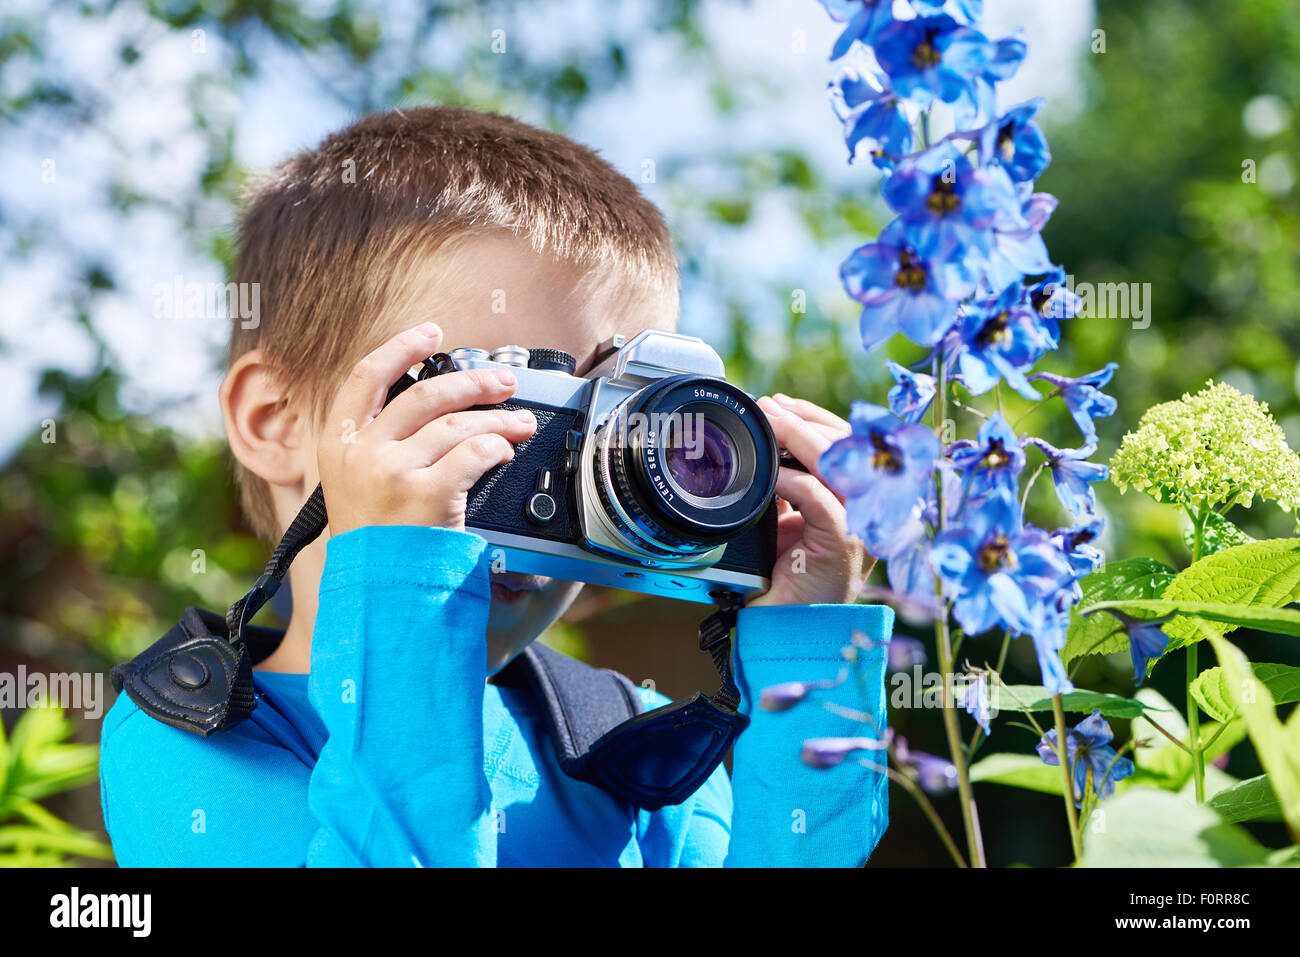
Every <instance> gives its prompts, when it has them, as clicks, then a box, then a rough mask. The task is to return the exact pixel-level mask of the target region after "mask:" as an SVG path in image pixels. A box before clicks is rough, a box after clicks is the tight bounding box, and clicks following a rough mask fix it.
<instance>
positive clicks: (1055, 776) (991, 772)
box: [970, 754, 1061, 795]
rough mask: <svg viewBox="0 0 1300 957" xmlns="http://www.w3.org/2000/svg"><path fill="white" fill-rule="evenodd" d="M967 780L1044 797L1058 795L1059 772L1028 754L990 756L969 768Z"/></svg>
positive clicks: (1056, 768) (1057, 768)
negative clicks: (1022, 789) (1045, 795)
mask: <svg viewBox="0 0 1300 957" xmlns="http://www.w3.org/2000/svg"><path fill="white" fill-rule="evenodd" d="M970 779H971V781H973V782H975V783H977V784H978V783H984V784H1005V785H1007V786H1008V787H1013V788H1024V789H1025V790H1027V791H1041V792H1043V793H1044V794H1056V795H1060V793H1061V769H1060V768H1059V767H1053V766H1052V765H1050V764H1044V763H1043V761H1042V759H1041V758H1037V757H1034V756H1032V755H1028V754H990V755H989V756H988V757H987V758H984V759H983V760H982V761H976V762H975V763H974V764H972V765H971V767H970Z"/></svg>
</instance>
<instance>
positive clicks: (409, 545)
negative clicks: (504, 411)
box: [100, 526, 893, 867]
mask: <svg viewBox="0 0 1300 957" xmlns="http://www.w3.org/2000/svg"><path fill="white" fill-rule="evenodd" d="M485 544H486V543H485V542H484V540H483V539H482V538H481V537H479V536H478V535H474V534H472V533H469V532H461V531H454V530H449V529H442V528H420V527H412V526H388V527H371V528H361V529H356V530H354V531H351V532H348V533H346V534H343V535H340V536H338V537H336V538H332V539H330V541H329V543H328V545H327V550H326V562H325V567H324V571H323V574H322V576H321V583H320V603H319V607H318V610H317V615H316V629H315V633H314V635H313V639H312V651H311V673H310V675H302V674H280V673H273V672H262V671H255V672H254V673H253V675H254V683H255V685H256V692H257V707H256V709H255V710H254V711H253V714H252V716H251V717H250V718H249V719H248V720H247V721H245V722H244V723H242V724H240V725H238V726H237V727H235V728H234V729H232V730H230V731H227V732H222V733H218V734H215V735H213V736H211V737H209V738H201V737H199V736H197V735H193V734H190V733H188V732H185V731H180V730H178V729H175V728H171V727H168V726H167V725H164V724H162V723H161V722H159V721H156V720H154V719H153V718H151V717H149V716H148V715H147V714H145V713H144V712H142V711H141V710H140V709H139V708H138V707H137V706H136V705H135V703H134V702H132V701H131V700H130V699H129V698H128V697H127V696H126V695H121V696H119V698H118V700H117V703H116V704H115V705H114V707H113V708H112V710H111V711H110V712H109V714H108V715H107V716H106V717H105V719H104V724H103V731H102V741H101V743H102V750H101V755H100V788H101V800H102V803H103V808H104V822H105V826H106V827H107V829H108V833H109V836H110V837H111V838H112V841H113V849H114V852H115V854H116V856H117V860H118V863H119V864H121V865H124V866H189V865H196V866H204V865H207V866H232V867H249V866H253V867H256V866H303V865H306V866H309V867H317V866H325V867H329V866H359V865H361V866H398V867H401V866H423V867H436V866H453V867H455V866H461V867H493V866H609V867H642V866H644V867H716V866H722V865H724V864H725V865H727V866H768V865H771V866H791V865H793V866H855V865H858V864H860V863H862V862H863V861H864V860H865V859H866V857H867V855H868V854H869V853H870V852H871V850H872V849H873V848H874V847H875V845H876V843H877V842H878V841H879V839H880V835H881V834H882V833H883V831H884V829H885V826H886V823H887V817H888V809H887V800H888V789H887V781H886V779H885V777H884V776H883V775H882V774H880V773H879V772H878V771H875V770H872V769H870V768H867V767H863V766H862V765H861V764H859V763H858V762H856V761H854V760H849V761H846V762H844V763H843V764H842V765H840V766H838V767H835V768H832V769H829V770H814V769H813V768H810V767H808V766H807V765H805V764H803V763H802V762H801V761H800V757H799V753H800V749H801V747H802V743H803V741H804V740H805V739H807V738H813V737H834V736H841V735H844V736H858V735H868V736H874V735H875V733H876V732H875V730H874V729H872V728H869V727H868V728H864V726H863V725H862V724H860V723H858V722H856V721H853V720H851V719H849V718H846V717H843V716H840V715H836V714H833V713H832V712H830V711H828V710H825V709H823V708H821V707H818V706H817V705H815V704H804V705H801V706H799V707H796V708H794V709H791V710H789V711H784V712H779V713H774V712H767V711H763V710H761V709H756V708H755V703H756V701H757V697H758V695H759V693H760V692H761V691H762V689H763V688H764V687H766V686H768V685H771V684H777V683H780V682H786V681H820V680H826V679H835V678H836V677H837V676H838V675H839V674H840V673H841V670H842V669H843V668H844V666H845V660H844V658H843V655H842V649H843V647H844V646H845V645H847V644H849V641H850V638H851V635H852V632H854V631H860V632H862V633H864V634H865V635H866V636H867V637H868V638H869V639H871V640H872V641H873V642H874V643H875V647H874V648H873V649H872V650H870V651H868V652H866V653H865V655H864V656H863V658H864V663H863V665H862V666H861V670H860V671H859V672H858V673H856V674H855V676H854V678H853V680H850V681H847V682H844V683H843V684H841V685H839V686H837V687H835V688H833V689H830V690H828V691H826V692H819V695H821V696H822V699H823V700H829V701H835V702H837V703H839V704H840V705H842V706H844V707H848V708H853V709H857V710H859V711H866V712H868V713H869V714H871V715H872V717H873V721H874V722H875V725H876V727H877V728H878V729H883V728H884V724H885V702H884V697H885V696H884V650H883V645H884V643H885V642H886V641H887V640H888V638H889V635H890V631H891V629H892V626H893V613H892V611H891V609H889V608H887V607H884V606H873V605H805V606H785V607H760V608H746V609H743V610H742V611H741V612H740V615H739V618H738V621H737V627H736V653H735V654H736V668H737V682H738V684H739V686H740V689H741V695H742V700H741V706H740V707H741V711H742V712H744V713H745V714H748V715H750V717H751V724H750V726H749V728H748V729H746V730H745V732H744V733H743V734H742V735H741V736H740V739H739V741H738V742H737V744H736V747H735V751H734V760H733V764H734V774H733V776H732V777H731V778H730V779H729V778H728V776H727V773H726V770H725V768H722V767H719V768H718V770H717V771H716V772H715V773H714V774H713V776H712V777H711V778H710V779H709V781H707V782H706V783H705V785H704V786H703V787H702V788H700V790H699V791H697V792H696V793H695V794H694V795H693V796H692V797H691V798H689V799H688V800H687V801H685V802H684V803H682V804H680V805H676V806H672V807H665V808H663V809H661V810H659V811H654V812H649V811H644V810H640V809H637V808H635V807H631V806H629V805H627V804H624V803H622V802H619V801H617V800H615V799H614V798H612V797H611V796H609V795H608V794H606V793H605V792H604V791H602V790H600V789H599V788H597V787H595V786H594V785H591V784H587V783H585V782H581V781H577V780H574V779H572V778H570V777H568V776H567V775H565V774H564V772H563V771H562V770H561V769H560V767H559V765H558V763H557V761H556V758H555V754H554V752H553V750H552V747H551V744H550V741H549V739H548V737H547V734H546V729H545V725H544V723H543V720H542V716H541V713H540V711H539V708H538V706H537V705H536V704H535V703H534V702H533V700H532V699H531V697H530V694H529V692H528V691H526V690H523V689H516V688H509V687H498V686H496V685H491V684H487V683H486V680H487V670H486V669H487V665H486V645H485V638H484V635H485V629H486V624H487V615H488V602H489V595H490V591H489V573H488V562H487V557H486V555H485ZM666 640H667V639H666ZM859 677H861V680H858V678H859ZM641 694H642V697H643V699H644V702H645V704H646V706H647V707H650V708H653V707H658V706H659V705H661V704H664V703H666V702H667V699H666V698H664V697H663V696H662V695H659V694H657V693H655V692H653V691H650V690H648V689H641Z"/></svg>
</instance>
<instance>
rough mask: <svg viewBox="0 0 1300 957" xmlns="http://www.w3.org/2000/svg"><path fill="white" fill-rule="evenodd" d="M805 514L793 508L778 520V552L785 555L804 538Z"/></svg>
mask: <svg viewBox="0 0 1300 957" xmlns="http://www.w3.org/2000/svg"><path fill="white" fill-rule="evenodd" d="M803 530H804V519H803V516H802V515H800V514H799V513H798V512H796V511H795V510H794V509H793V508H791V509H790V510H789V511H788V512H787V513H786V514H784V515H781V516H779V517H778V518H777V520H776V553H777V554H778V555H784V554H785V553H786V552H788V551H789V550H790V549H792V548H794V546H795V545H796V544H797V543H798V542H799V540H800V539H801V538H803Z"/></svg>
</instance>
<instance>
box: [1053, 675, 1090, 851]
mask: <svg viewBox="0 0 1300 957" xmlns="http://www.w3.org/2000/svg"><path fill="white" fill-rule="evenodd" d="M1052 713H1053V714H1054V715H1055V716H1056V755H1057V757H1058V758H1059V759H1060V761H1061V780H1062V782H1063V783H1064V785H1065V791H1064V796H1065V819H1066V821H1068V822H1069V825H1070V846H1071V847H1072V848H1073V849H1074V863H1075V864H1082V863H1083V839H1082V838H1081V837H1080V836H1079V812H1078V809H1077V808H1076V807H1075V806H1074V775H1073V774H1072V773H1071V768H1070V749H1069V748H1068V747H1067V745H1066V737H1065V735H1066V733H1067V732H1066V729H1065V705H1064V704H1063V703H1062V700H1061V696H1060V695H1059V694H1055V695H1052Z"/></svg>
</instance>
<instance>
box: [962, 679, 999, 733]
mask: <svg viewBox="0 0 1300 957" xmlns="http://www.w3.org/2000/svg"><path fill="white" fill-rule="evenodd" d="M972 678H973V680H971V681H969V682H968V683H967V685H966V690H965V692H964V693H963V694H962V699H961V706H962V708H963V709H964V710H965V712H966V713H967V714H968V715H970V716H971V717H972V718H974V719H975V723H976V724H978V725H979V726H980V728H981V729H983V731H984V735H985V736H986V737H987V736H988V735H989V734H991V733H992V727H991V725H992V720H991V716H990V714H989V682H988V677H987V676H986V675H982V674H981V675H974V676H972Z"/></svg>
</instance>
